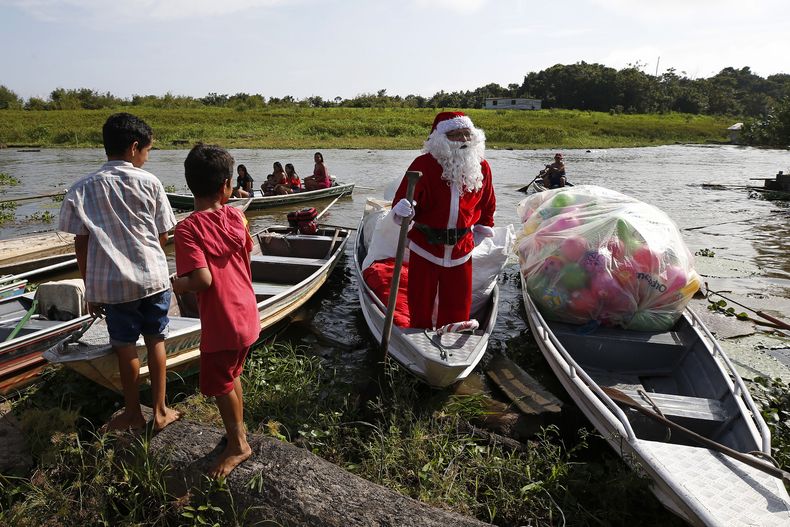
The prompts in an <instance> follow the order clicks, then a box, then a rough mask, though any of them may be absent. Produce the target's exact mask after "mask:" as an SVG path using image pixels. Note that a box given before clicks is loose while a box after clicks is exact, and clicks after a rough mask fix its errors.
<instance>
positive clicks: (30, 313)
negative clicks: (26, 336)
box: [3, 300, 38, 342]
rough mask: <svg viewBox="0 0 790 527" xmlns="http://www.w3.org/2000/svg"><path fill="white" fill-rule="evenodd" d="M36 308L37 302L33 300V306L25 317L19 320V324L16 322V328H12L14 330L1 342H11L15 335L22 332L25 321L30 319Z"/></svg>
mask: <svg viewBox="0 0 790 527" xmlns="http://www.w3.org/2000/svg"><path fill="white" fill-rule="evenodd" d="M37 308H38V300H33V304H32V305H31V306H30V309H28V310H27V312H26V313H25V315H24V316H23V317H22V318H21V319H20V320H19V322H17V324H16V326H14V329H12V330H11V333H9V334H8V336H7V337H6V338H5V340H4V341H3V342H8V341H9V340H13V339H14V338H15V337H16V336H17V334H18V333H19V332H20V331H22V328H23V327H25V324H27V321H28V320H30V317H32V316H33V314H34V313H35V312H36V309H37Z"/></svg>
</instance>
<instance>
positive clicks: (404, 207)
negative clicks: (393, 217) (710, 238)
mask: <svg viewBox="0 0 790 527" xmlns="http://www.w3.org/2000/svg"><path fill="white" fill-rule="evenodd" d="M392 212H394V213H395V214H397V215H398V216H400V217H402V218H409V217H411V215H412V214H414V207H412V206H411V203H409V200H407V199H406V198H401V200H400V201H399V202H397V203H396V204H395V206H394V207H392Z"/></svg>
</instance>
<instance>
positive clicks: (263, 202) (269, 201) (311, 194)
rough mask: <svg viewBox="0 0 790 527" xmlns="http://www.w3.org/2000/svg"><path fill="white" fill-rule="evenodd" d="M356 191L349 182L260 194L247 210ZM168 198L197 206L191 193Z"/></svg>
mask: <svg viewBox="0 0 790 527" xmlns="http://www.w3.org/2000/svg"><path fill="white" fill-rule="evenodd" d="M353 191H354V184H353V183H349V184H346V185H338V186H335V187H329V188H327V189H320V190H309V191H307V190H306V191H302V192H295V193H293V194H283V195H275V196H259V197H255V198H251V202H250V204H249V206H248V208H247V210H263V209H269V208H273V207H284V206H286V205H294V204H299V203H306V202H309V201H316V200H320V199H325V198H333V197H335V196H340V195H350V194H351V193H352V192H353ZM167 199H168V200H169V201H170V205H171V206H172V207H173V208H174V209H179V210H192V209H193V208H194V207H195V200H194V198H193V197H192V196H191V195H189V194H175V193H168V194H167ZM245 199H250V198H245ZM236 201H242V199H240V198H233V199H231V200H230V201H229V203H231V204H232V203H234V202H236Z"/></svg>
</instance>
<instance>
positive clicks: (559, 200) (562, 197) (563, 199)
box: [551, 192, 576, 209]
mask: <svg viewBox="0 0 790 527" xmlns="http://www.w3.org/2000/svg"><path fill="white" fill-rule="evenodd" d="M575 202H576V199H575V198H574V197H573V196H572V195H571V194H569V193H568V192H559V193H558V194H557V195H556V196H554V199H553V200H551V206H552V207H555V208H557V209H562V208H564V207H567V206H569V205H573V204H574V203H575Z"/></svg>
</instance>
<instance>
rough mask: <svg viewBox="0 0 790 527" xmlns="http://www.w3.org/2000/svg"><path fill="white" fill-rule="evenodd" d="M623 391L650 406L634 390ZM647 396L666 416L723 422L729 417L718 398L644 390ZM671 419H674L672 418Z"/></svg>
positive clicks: (642, 403)
mask: <svg viewBox="0 0 790 527" xmlns="http://www.w3.org/2000/svg"><path fill="white" fill-rule="evenodd" d="M622 391H623V393H625V394H626V395H628V396H629V397H631V398H632V399H633V400H635V401H636V402H638V403H640V404H641V405H643V406H646V407H648V408H649V407H651V405H650V403H649V402H647V401H646V400H645V399H644V398H643V397H642V396H641V395H639V393H638V392H637V391H636V390H622ZM646 393H647V395H648V397H650V399H651V400H652V401H653V402H654V403H656V406H658V408H659V409H660V410H661V412H662V413H663V414H664V415H665V416H666V417H667V418H670V419H671V418H673V417H677V418H681V419H691V420H695V421H713V422H717V423H723V422H725V421H726V420H727V419H728V418H729V414H728V412H727V410H726V408H725V407H724V405H723V404H722V402H721V401H719V400H718V399H706V398H703V397H689V396H686V395H672V394H668V393H651V392H646ZM672 420H673V421H674V420H675V419H672Z"/></svg>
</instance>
